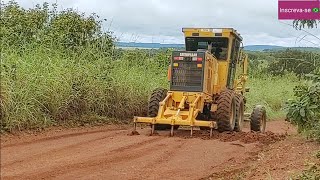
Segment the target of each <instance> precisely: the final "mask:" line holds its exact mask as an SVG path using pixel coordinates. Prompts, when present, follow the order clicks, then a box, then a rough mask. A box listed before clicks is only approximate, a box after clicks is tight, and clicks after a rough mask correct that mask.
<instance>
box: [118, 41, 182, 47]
mask: <svg viewBox="0 0 320 180" xmlns="http://www.w3.org/2000/svg"><path fill="white" fill-rule="evenodd" d="M116 46H117V47H119V48H127V47H130V48H147V49H160V48H184V44H161V43H135V42H116Z"/></svg>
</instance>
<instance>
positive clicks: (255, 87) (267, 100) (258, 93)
mask: <svg viewBox="0 0 320 180" xmlns="http://www.w3.org/2000/svg"><path fill="white" fill-rule="evenodd" d="M299 83H300V81H299V80H298V78H297V77H296V76H294V75H291V74H288V75H285V76H268V75H265V76H260V77H251V78H250V79H249V83H248V87H250V92H249V93H247V94H246V96H247V102H248V104H247V107H248V108H247V110H248V111H251V110H252V109H253V107H254V106H255V105H258V104H260V105H264V106H265V107H266V110H267V115H268V119H278V118H284V117H285V116H286V112H285V110H284V109H283V108H284V105H285V102H286V101H287V100H288V99H290V98H292V97H293V88H294V87H295V86H296V85H298V84H299Z"/></svg>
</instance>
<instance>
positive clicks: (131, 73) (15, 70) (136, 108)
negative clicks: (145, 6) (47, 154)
mask: <svg viewBox="0 0 320 180" xmlns="http://www.w3.org/2000/svg"><path fill="white" fill-rule="evenodd" d="M135 53H139V52H133V55H134V56H136V57H141V56H140V55H139V54H135ZM128 54H131V55H132V52H128ZM90 56H91V52H90V49H88V50H87V51H83V52H82V53H79V54H75V55H72V54H70V55H68V56H66V54H65V53H61V52H59V51H54V50H52V51H51V50H50V49H45V48H41V47H39V48H37V49H29V50H28V49H27V50H25V51H24V52H18V51H14V50H10V49H5V50H4V51H2V52H1V57H2V61H1V93H0V95H1V110H2V111H1V125H2V128H1V129H2V130H6V131H11V130H14V129H39V128H43V127H48V126H52V125H55V124H61V123H66V122H68V121H71V120H81V117H82V116H83V115H86V117H88V115H92V116H101V117H109V118H118V119H124V120H126V119H128V118H131V117H132V116H133V115H136V114H144V113H145V112H146V107H147V106H146V102H147V98H148V94H149V93H150V91H151V90H152V89H153V88H154V87H157V86H166V70H165V69H161V68H159V64H158V63H155V61H154V60H153V59H152V58H148V57H141V59H139V63H137V62H134V61H133V59H132V58H131V57H130V56H129V57H127V56H126V54H125V55H123V56H122V57H121V59H118V60H115V59H113V58H112V57H111V56H110V55H109V56H108V55H107V56H104V55H102V54H101V55H99V56H98V57H90ZM95 56H97V55H95ZM88 57H89V58H88Z"/></svg>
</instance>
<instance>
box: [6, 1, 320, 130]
mask: <svg viewBox="0 0 320 180" xmlns="http://www.w3.org/2000/svg"><path fill="white" fill-rule="evenodd" d="M1 7H2V12H1V20H0V23H1V24H0V28H1V29H0V39H1V66H0V72H1V86H0V88H1V89H0V90H1V91H0V110H1V111H0V118H1V131H9V132H10V131H13V130H24V129H42V128H45V127H50V126H54V125H61V124H76V125H83V124H91V123H108V122H110V121H112V120H118V121H119V120H121V121H124V122H128V120H130V119H132V117H133V115H146V107H147V99H148V96H149V94H150V92H151V91H152V90H153V89H154V88H156V87H159V86H161V87H167V86H168V83H167V77H166V75H167V66H168V64H169V61H168V58H169V57H170V50H121V49H116V48H115V47H114V42H115V41H116V40H117V39H116V38H115V37H114V36H113V34H112V32H104V31H103V30H102V24H103V22H104V21H106V20H104V19H101V18H100V17H99V16H98V15H96V14H91V15H85V14H83V13H81V12H78V11H76V10H74V9H67V10H64V11H58V10H57V5H56V4H53V5H49V4H48V3H44V4H43V5H37V6H36V7H34V8H32V9H23V8H22V7H20V6H19V4H18V3H16V2H14V1H10V2H8V3H6V4H2V5H1ZM248 53H249V57H250V60H251V61H250V78H249V82H248V83H249V84H248V86H249V87H250V93H248V105H247V107H248V111H251V109H252V108H253V107H254V105H256V104H263V105H265V106H266V108H267V112H268V116H269V119H276V118H284V117H285V116H286V111H285V109H284V107H285V104H286V101H287V100H288V99H293V98H295V97H296V100H295V101H292V102H291V101H290V102H291V104H290V107H291V106H292V107H296V106H295V105H294V103H298V102H300V101H301V99H299V98H300V97H299V95H298V94H297V91H296V90H295V91H294V90H293V89H294V88H295V86H299V87H305V88H307V87H309V83H308V84H304V82H305V80H306V78H305V75H306V74H310V73H312V72H314V71H315V69H316V67H319V65H320V62H319V59H320V58H319V57H320V54H318V53H313V52H304V51H298V50H290V49H288V50H285V51H278V52H248ZM315 86H318V85H315ZM305 88H302V89H304V93H307V92H308V93H310V92H309V91H307V90H306V89H305ZM301 98H302V97H301ZM314 103H315V102H314ZM306 106H309V104H307V105H306ZM310 106H311V109H312V108H313V109H317V108H315V106H314V105H311V102H310ZM299 108H300V106H299ZM309 108H310V107H309ZM318 109H319V108H318ZM298 111H299V112H303V110H300V109H299V110H298ZM312 111H314V110H312ZM289 112H292V110H289ZM314 114H316V112H315V113H314ZM300 115H304V116H306V117H308V120H307V121H308V122H309V121H310V122H311V121H312V122H316V119H313V120H310V119H312V118H311V116H312V117H315V116H316V115H313V114H312V113H311V114H310V115H309V110H305V114H303V113H300ZM318 115H319V112H318ZM304 116H302V117H304ZM290 117H291V116H290ZM292 117H293V116H292ZM309 117H310V118H309ZM318 119H319V118H318ZM302 121H303V120H299V121H294V120H293V122H296V123H298V124H299V126H303V127H308V126H307V125H304V124H303V125H301V122H302ZM318 121H319V120H318ZM302 123H303V122H302ZM319 129H320V128H318V129H315V130H314V129H313V130H311V131H312V132H313V131H315V132H318V133H319ZM315 135H316V134H315ZM318 135H319V134H318Z"/></svg>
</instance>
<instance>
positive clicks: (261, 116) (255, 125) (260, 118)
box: [250, 105, 267, 133]
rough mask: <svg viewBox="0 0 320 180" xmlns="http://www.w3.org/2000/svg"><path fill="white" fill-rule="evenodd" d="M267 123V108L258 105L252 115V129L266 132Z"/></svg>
mask: <svg viewBox="0 0 320 180" xmlns="http://www.w3.org/2000/svg"><path fill="white" fill-rule="evenodd" d="M266 125H267V114H266V109H265V108H264V107H263V106H261V105H258V106H256V107H255V108H254V109H253V112H252V114H251V116H250V128H251V131H256V132H261V133H264V132H265V131H266Z"/></svg>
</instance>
